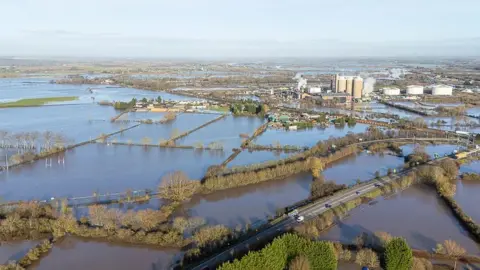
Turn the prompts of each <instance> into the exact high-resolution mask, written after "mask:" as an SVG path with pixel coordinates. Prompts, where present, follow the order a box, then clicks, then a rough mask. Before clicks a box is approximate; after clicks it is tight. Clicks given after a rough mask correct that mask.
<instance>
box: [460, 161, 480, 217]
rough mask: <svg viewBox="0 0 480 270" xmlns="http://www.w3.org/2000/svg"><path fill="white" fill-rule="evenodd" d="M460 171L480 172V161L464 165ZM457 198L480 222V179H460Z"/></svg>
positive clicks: (471, 215)
mask: <svg viewBox="0 0 480 270" xmlns="http://www.w3.org/2000/svg"><path fill="white" fill-rule="evenodd" d="M460 172H468V173H480V161H474V162H471V163H469V164H465V165H462V167H460ZM455 200H456V201H457V202H458V204H460V206H461V207H462V209H463V211H465V213H467V214H468V215H469V216H470V217H472V219H473V220H475V222H477V223H479V222H480V208H479V205H480V181H462V180H458V181H457V193H456V194H455Z"/></svg>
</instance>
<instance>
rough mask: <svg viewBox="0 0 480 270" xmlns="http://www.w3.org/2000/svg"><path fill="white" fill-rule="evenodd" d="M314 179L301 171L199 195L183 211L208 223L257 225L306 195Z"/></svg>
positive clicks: (308, 193)
mask: <svg viewBox="0 0 480 270" xmlns="http://www.w3.org/2000/svg"><path fill="white" fill-rule="evenodd" d="M311 182H312V178H311V176H310V175H309V174H300V175H297V176H294V177H291V178H286V179H282V180H272V181H267V182H264V183H261V184H258V185H250V186H245V187H239V188H235V189H230V190H225V191H219V192H215V193H212V194H207V195H202V196H196V197H194V198H193V199H192V200H191V201H190V202H189V203H187V204H185V205H184V206H183V209H182V212H185V213H187V214H188V215H189V216H200V217H203V218H205V219H206V220H207V222H208V223H209V224H224V225H227V226H229V227H232V228H235V227H236V226H238V225H242V226H243V225H245V224H247V223H249V224H254V223H258V222H262V221H265V220H266V218H267V217H268V216H269V215H274V214H275V212H276V210H277V209H279V208H281V207H286V206H288V205H291V204H293V203H295V202H297V201H299V200H303V199H305V198H307V197H308V196H309V195H310V184H311Z"/></svg>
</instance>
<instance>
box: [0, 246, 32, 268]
mask: <svg viewBox="0 0 480 270" xmlns="http://www.w3.org/2000/svg"><path fill="white" fill-rule="evenodd" d="M38 243H39V241H9V242H0V264H4V263H7V262H9V261H16V260H18V259H20V258H22V257H23V256H24V255H25V253H27V252H28V250H29V249H30V248H32V247H33V246H35V245H36V244H38Z"/></svg>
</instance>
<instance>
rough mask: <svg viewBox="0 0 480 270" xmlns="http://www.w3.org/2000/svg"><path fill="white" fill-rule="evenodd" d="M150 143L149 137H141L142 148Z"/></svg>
mask: <svg viewBox="0 0 480 270" xmlns="http://www.w3.org/2000/svg"><path fill="white" fill-rule="evenodd" d="M151 143H152V139H150V138H149V137H143V138H142V144H143V145H144V146H147V145H149V144H151Z"/></svg>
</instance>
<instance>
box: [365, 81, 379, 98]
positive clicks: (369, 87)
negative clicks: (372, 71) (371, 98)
mask: <svg viewBox="0 0 480 270" xmlns="http://www.w3.org/2000/svg"><path fill="white" fill-rule="evenodd" d="M376 82H377V80H375V78H372V77H370V78H367V79H366V80H365V81H364V82H363V95H364V96H368V95H370V93H372V92H373V90H374V89H375V83H376Z"/></svg>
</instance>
